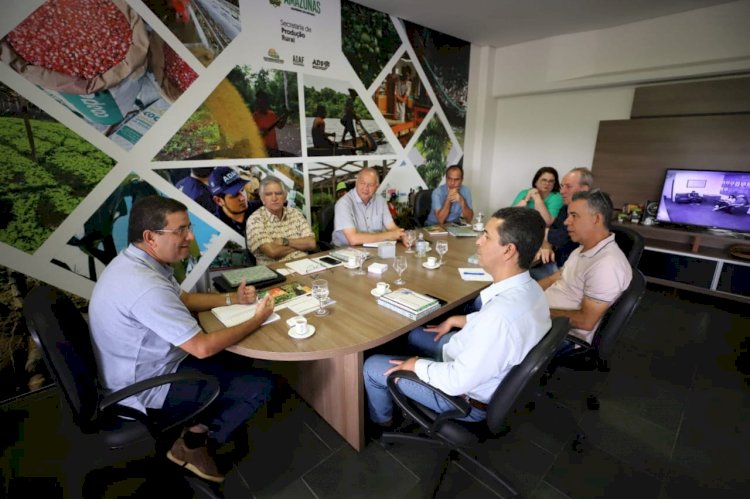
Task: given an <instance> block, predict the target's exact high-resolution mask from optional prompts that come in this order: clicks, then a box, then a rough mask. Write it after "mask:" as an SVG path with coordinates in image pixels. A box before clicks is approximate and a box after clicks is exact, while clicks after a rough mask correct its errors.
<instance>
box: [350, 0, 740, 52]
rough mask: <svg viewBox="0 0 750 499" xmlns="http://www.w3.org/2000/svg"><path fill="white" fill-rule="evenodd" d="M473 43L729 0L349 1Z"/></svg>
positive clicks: (500, 43)
mask: <svg viewBox="0 0 750 499" xmlns="http://www.w3.org/2000/svg"><path fill="white" fill-rule="evenodd" d="M354 1H355V3H358V4H361V5H365V6H367V7H370V8H372V9H375V10H379V11H381V12H387V13H389V14H392V15H394V16H396V17H399V18H401V19H405V20H407V21H412V22H414V23H417V24H421V25H422V26H427V27H428V28H432V29H435V30H437V31H441V32H443V33H447V34H449V35H453V36H455V37H457V38H460V39H462V40H466V41H469V42H471V43H474V44H477V45H490V46H493V47H504V46H507V45H513V44H516V43H521V42H527V41H531V40H538V39H540V38H547V37H550V36H555V35H563V34H568V33H578V32H582V31H590V30H596V29H602V28H609V27H613V26H619V25H622V24H627V23H632V22H636V21H642V20H644V19H651V18H654V17H660V16H666V15H670V14H677V13H679V12H686V11H689V10H693V9H699V8H702V7H709V6H711V5H717V4H722V3H728V2H729V1H730V0H429V1H424V0H354Z"/></svg>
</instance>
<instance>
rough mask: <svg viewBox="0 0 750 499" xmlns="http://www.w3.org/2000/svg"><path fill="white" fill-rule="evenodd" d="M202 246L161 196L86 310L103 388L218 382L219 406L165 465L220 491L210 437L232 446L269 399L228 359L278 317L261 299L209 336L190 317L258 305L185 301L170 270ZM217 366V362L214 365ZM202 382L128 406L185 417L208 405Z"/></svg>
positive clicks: (258, 374)
mask: <svg viewBox="0 0 750 499" xmlns="http://www.w3.org/2000/svg"><path fill="white" fill-rule="evenodd" d="M194 240H195V236H194V235H193V232H192V225H191V224H190V218H189V217H188V213H187V208H186V207H185V205H183V204H182V203H180V202H178V201H175V200H172V199H169V198H164V197H160V196H148V197H144V198H141V199H139V200H138V201H136V203H135V204H134V205H133V209H132V210H131V213H130V220H129V222H128V242H129V243H130V245H129V246H128V247H127V248H126V249H125V250H123V252H122V253H120V254H119V255H118V256H117V257H116V258H115V259H114V260H112V261H111V262H110V263H109V265H107V268H105V269H104V272H103V273H102V275H101V276H100V278H99V281H98V282H97V283H96V286H95V287H94V292H93V294H92V296H91V303H90V304H89V318H90V324H91V338H92V341H93V347H94V354H95V356H96V360H97V367H98V369H99V374H100V380H101V382H102V384H103V385H104V389H105V390H106V391H107V392H108V393H111V392H113V391H116V390H119V389H122V388H125V387H127V386H130V385H133V384H134V383H137V382H139V381H142V380H145V379H149V378H153V377H155V376H158V375H162V374H170V373H174V372H177V371H179V372H191V371H193V372H195V371H197V372H201V373H205V374H210V375H211V376H214V377H216V378H217V379H218V381H219V383H220V385H221V393H220V395H219V398H218V399H217V400H216V401H215V402H214V403H213V404H212V405H211V406H210V407H209V408H208V409H207V410H206V411H204V412H203V413H201V415H200V419H199V421H197V422H191V424H192V425H193V426H190V427H189V428H187V429H186V431H185V432H184V433H183V435H182V436H181V437H180V438H178V439H177V441H175V443H174V445H173V446H172V448H171V449H170V451H169V452H168V453H167V457H168V458H169V459H170V460H171V461H173V462H175V463H177V464H179V465H180V466H182V467H185V468H186V469H188V470H190V471H192V472H193V473H195V474H196V475H198V476H200V477H201V478H203V479H206V480H210V481H214V482H221V481H222V480H223V479H224V475H223V473H222V472H220V471H219V469H218V467H217V466H216V463H215V462H214V459H213V457H212V456H211V454H210V453H209V450H208V445H207V443H208V438H209V436H210V438H212V439H213V440H215V441H216V442H217V443H224V442H226V441H227V439H228V438H229V436H230V435H231V433H232V432H233V431H234V430H235V429H237V428H239V427H240V426H241V425H243V424H245V421H246V420H247V419H248V418H249V417H250V416H252V414H253V413H255V411H257V410H258V408H260V406H261V405H263V403H264V402H265V401H266V400H267V399H268V397H269V394H270V391H271V386H272V384H273V378H272V376H271V375H270V374H269V373H267V372H265V371H262V370H260V369H255V368H252V367H248V366H247V362H246V361H245V362H244V365H243V362H238V361H237V359H235V358H234V356H233V354H228V353H223V350H224V349H225V348H227V347H229V346H231V345H234V344H235V343H237V342H238V341H240V340H241V339H243V338H244V337H246V336H247V335H248V334H250V333H252V332H253V331H255V330H256V329H258V327H260V325H261V324H262V323H263V322H264V321H265V320H266V319H267V318H268V316H269V315H270V314H271V313H272V312H273V299H272V298H268V297H266V298H263V299H261V300H259V301H258V302H257V304H256V307H255V316H254V317H252V318H251V319H249V320H247V321H245V322H243V323H241V324H238V325H237V326H233V327H228V328H224V329H219V330H217V331H214V332H212V333H211V334H206V333H205V332H204V331H203V330H202V329H201V327H200V325H199V324H198V322H197V321H196V320H195V318H194V317H193V315H192V314H193V313H195V312H200V311H204V310H210V309H211V308H214V307H219V306H222V305H230V304H234V303H241V304H250V303H253V302H255V301H256V293H255V288H253V287H252V286H245V284H244V283H243V284H241V285H240V286H239V288H238V289H237V292H236V293H227V294H216V293H186V292H184V291H182V290H181V289H180V285H179V284H178V283H177V281H176V280H175V278H174V275H173V272H172V267H171V266H170V265H171V264H172V263H175V262H179V261H181V260H184V259H185V258H187V257H188V255H189V253H190V245H191V243H192V242H193V241H194ZM209 357H211V358H209ZM239 360H240V361H242V360H244V359H239ZM200 385H201V384H198V383H172V384H171V385H163V386H159V387H156V388H152V389H149V390H146V391H142V392H139V393H138V394H136V395H134V396H132V397H129V398H127V399H125V400H123V401H122V402H121V403H122V404H123V405H127V406H129V407H132V408H134V409H136V410H139V411H141V412H144V413H146V412H149V411H153V410H158V411H161V412H162V413H163V414H164V416H165V417H169V414H170V413H171V412H178V413H179V412H180V411H181V409H180V406H181V404H188V403H189V404H195V402H196V401H199V400H202V397H203V396H204V394H202V393H201V389H202V386H200Z"/></svg>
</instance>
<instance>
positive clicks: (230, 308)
mask: <svg viewBox="0 0 750 499" xmlns="http://www.w3.org/2000/svg"><path fill="white" fill-rule="evenodd" d="M211 313H212V314H214V315H215V316H216V318H217V319H219V320H220V321H221V323H222V324H224V325H225V326H226V327H232V326H236V325H237V324H242V323H243V322H245V321H248V320H250V319H252V318H253V317H254V316H255V305H254V304H253V305H226V306H224V307H216V308H212V309H211ZM279 318H280V317H279V314H277V313H272V314H271V315H269V316H268V319H266V321H265V322H264V323H263V324H269V323H271V322H273V321H276V320H279Z"/></svg>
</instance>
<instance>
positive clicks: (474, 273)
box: [464, 272, 484, 275]
mask: <svg viewBox="0 0 750 499" xmlns="http://www.w3.org/2000/svg"><path fill="white" fill-rule="evenodd" d="M464 275H484V272H464Z"/></svg>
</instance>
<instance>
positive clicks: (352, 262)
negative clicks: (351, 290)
mask: <svg viewBox="0 0 750 499" xmlns="http://www.w3.org/2000/svg"><path fill="white" fill-rule="evenodd" d="M346 265H347V266H348V267H356V266H357V257H356V256H350V257H349V259H348V260H347V261H346Z"/></svg>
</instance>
